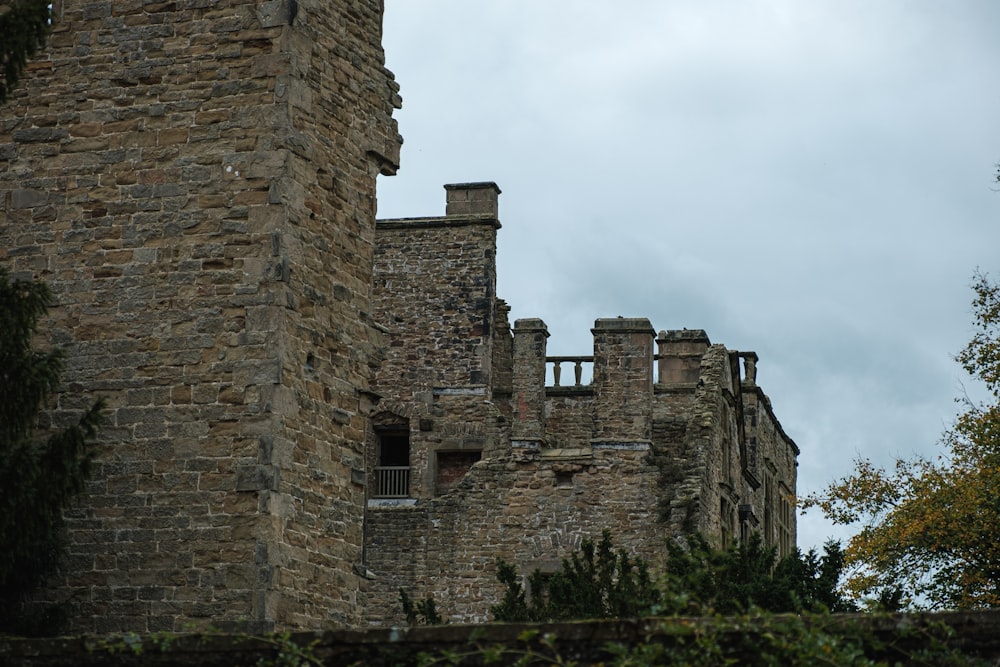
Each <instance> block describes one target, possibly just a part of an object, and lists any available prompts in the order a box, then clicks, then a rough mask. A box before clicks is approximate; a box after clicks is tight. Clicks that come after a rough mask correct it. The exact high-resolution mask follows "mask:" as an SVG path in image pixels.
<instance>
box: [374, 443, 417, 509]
mask: <svg viewBox="0 0 1000 667" xmlns="http://www.w3.org/2000/svg"><path fill="white" fill-rule="evenodd" d="M375 476H376V479H377V485H376V488H375V497H377V498H407V497H409V495H410V434H409V433H408V432H405V431H382V432H379V433H378V465H377V466H376V467H375Z"/></svg>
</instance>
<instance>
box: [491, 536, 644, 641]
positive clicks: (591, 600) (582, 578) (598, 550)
mask: <svg viewBox="0 0 1000 667" xmlns="http://www.w3.org/2000/svg"><path fill="white" fill-rule="evenodd" d="M497 577H498V579H499V580H500V582H501V583H503V584H504V586H505V587H506V590H505V592H504V597H503V600H502V601H501V602H500V604H499V605H496V606H495V607H493V609H492V611H493V616H494V618H496V619H497V620H498V621H523V620H532V621H547V620H563V619H578V618H627V617H635V616H645V615H649V614H654V613H656V611H657V610H658V608H659V607H658V605H659V601H660V592H659V590H658V589H657V588H656V586H655V585H653V581H652V578H651V577H650V575H649V568H648V566H647V565H646V563H645V562H644V561H643V560H642V559H632V558H630V557H629V555H628V554H627V553H626V552H625V550H624V549H619V550H618V551H617V552H616V551H615V550H614V548H613V546H612V543H611V533H609V532H608V531H606V530H605V531H604V532H603V533H602V535H601V541H600V543H598V544H597V545H596V546H595V545H594V543H593V542H592V541H591V540H586V539H585V540H584V541H583V543H582V544H581V546H580V550H579V551H578V552H577V553H574V554H573V555H572V556H571V557H570V558H569V559H564V560H563V563H562V568H561V569H560V570H559V571H558V572H556V573H554V574H553V575H552V576H550V577H546V576H545V575H544V574H542V573H541V572H540V571H538V570H536V571H535V572H533V573H532V574H531V575H530V577H529V585H530V587H531V599H530V600H527V599H526V596H525V594H524V591H523V590H522V588H521V584H520V582H518V581H517V575H516V571H515V570H514V568H513V566H512V565H509V564H508V563H506V562H504V561H503V560H502V559H497Z"/></svg>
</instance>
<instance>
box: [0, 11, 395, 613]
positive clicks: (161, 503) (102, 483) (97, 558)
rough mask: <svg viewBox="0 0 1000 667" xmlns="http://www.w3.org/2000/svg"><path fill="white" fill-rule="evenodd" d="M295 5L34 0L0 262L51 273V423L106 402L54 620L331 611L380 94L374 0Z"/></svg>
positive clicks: (354, 509) (385, 158) (1, 154)
mask: <svg viewBox="0 0 1000 667" xmlns="http://www.w3.org/2000/svg"><path fill="white" fill-rule="evenodd" d="M295 5H296V3H286V2H269V3H254V2H246V1H230V2H197V1H196V2H189V3H157V4H148V3H147V4H139V3H117V2H115V3H112V2H87V3H84V2H74V1H72V0H66V1H65V2H62V3H56V5H55V9H56V16H55V23H54V32H53V35H52V37H51V39H50V42H49V45H48V46H47V47H46V49H45V51H44V53H42V54H40V55H39V56H38V58H36V59H35V61H34V62H33V63H32V64H31V69H30V76H29V77H27V78H26V80H25V81H24V83H23V85H22V86H21V87H20V88H19V89H18V90H17V91H15V94H14V96H13V98H12V100H11V101H10V102H8V104H7V105H6V106H5V107H4V108H3V109H2V110H0V111H2V120H0V206H2V211H3V216H4V220H3V224H2V225H0V260H2V261H3V263H4V266H5V267H7V268H8V269H9V270H10V271H11V272H12V273H13V274H14V275H15V276H16V277H23V278H37V279H41V280H44V281H46V282H48V283H49V284H50V285H51V287H52V288H53V291H54V294H55V299H56V303H57V306H56V307H55V308H53V310H52V311H51V316H50V318H49V319H48V321H47V322H46V325H45V326H46V331H47V333H48V336H49V340H50V341H51V342H52V343H56V344H60V345H64V346H65V347H66V348H67V370H66V373H65V375H64V386H65V391H64V392H63V393H62V394H61V395H60V396H59V398H58V410H57V413H56V415H55V418H56V420H57V421H58V420H60V419H64V418H67V417H69V416H71V415H72V414H73V413H74V412H75V411H78V410H79V409H80V408H81V407H82V406H84V405H86V404H87V403H88V402H89V401H90V400H92V399H93V398H94V397H95V396H98V395H100V396H104V397H105V398H106V399H107V401H108V411H107V414H106V416H107V420H108V424H107V427H106V428H105V429H104V431H103V432H102V442H101V445H100V448H99V454H98V460H97V465H96V475H95V479H94V481H93V482H92V483H91V484H90V485H89V487H88V492H87V494H86V496H85V497H84V498H83V499H82V501H81V504H80V506H79V507H78V508H77V509H75V510H74V511H73V512H72V513H71V517H70V519H71V521H70V542H71V545H70V560H69V563H68V565H69V570H68V573H67V576H66V577H65V578H64V579H63V580H62V581H61V582H60V585H58V586H56V587H55V589H54V590H53V592H52V596H53V599H66V600H70V601H71V602H72V604H74V605H75V610H74V614H73V617H74V618H75V619H76V627H75V628H74V629H75V630H80V631H91V632H95V631H96V632H108V631H119V630H137V631H145V630H150V631H155V630H179V629H181V628H182V627H185V626H186V625H187V624H188V623H190V622H192V621H193V622H198V621H201V622H203V623H205V624H211V625H213V626H216V627H220V626H226V625H227V624H232V623H236V622H239V623H242V624H244V625H247V626H249V627H251V628H253V629H257V630H266V629H270V628H272V627H288V626H291V625H299V626H312V625H316V624H318V623H321V622H324V621H327V620H329V619H331V618H336V619H338V620H343V619H348V618H351V617H352V616H353V615H354V613H355V612H354V611H353V610H352V609H351V593H350V592H349V591H350V590H351V589H352V588H353V587H356V582H355V581H353V579H352V575H350V574H349V572H350V570H351V565H352V561H354V560H355V558H356V556H357V555H358V552H359V544H360V539H359V538H358V536H357V535H356V532H357V530H356V528H354V526H356V525H357V524H358V523H359V522H360V519H361V511H362V510H361V507H362V503H361V499H362V494H361V492H360V490H359V489H357V488H352V487H348V486H346V485H345V484H344V483H343V482H342V481H341V480H342V478H343V475H342V473H343V470H344V469H346V468H347V467H348V466H350V465H351V462H352V461H353V460H354V459H353V458H352V456H356V455H359V454H360V448H359V446H357V445H354V444H353V442H354V440H355V438H356V431H358V430H360V428H359V426H358V425H359V424H360V420H359V418H358V417H357V416H356V413H358V412H359V408H358V401H359V399H358V394H357V390H358V389H361V390H364V389H366V385H365V378H366V377H367V375H369V374H370V370H368V369H369V365H370V364H371V363H374V361H375V360H372V359H368V357H370V356H371V350H372V345H373V344H374V341H375V338H374V331H373V330H372V328H371V327H370V326H369V325H367V324H365V323H364V318H363V317H359V315H360V314H361V313H363V312H365V310H366V309H367V306H366V304H365V301H366V298H367V290H368V279H367V273H366V272H368V271H369V270H370V269H369V267H370V264H367V265H366V260H365V258H369V260H368V261H369V262H370V256H371V243H372V231H371V229H372V227H373V224H374V221H373V205H372V202H373V197H374V174H375V171H377V169H379V168H384V165H385V164H386V163H387V162H391V161H392V160H393V159H394V158H393V155H394V153H393V146H398V141H399V140H398V136H397V135H396V131H395V126H394V125H393V123H392V121H391V117H390V116H391V111H392V108H393V105H394V104H398V98H397V97H396V95H395V88H394V87H393V86H394V84H392V82H391V77H390V75H389V74H388V73H387V72H386V71H385V70H384V68H383V67H382V52H381V47H380V46H379V44H378V34H379V30H378V23H379V20H380V16H381V13H380V12H381V7H380V3H378V2H376V1H375V0H371V1H367V0H354V1H343V2H337V3H333V4H330V3H319V2H309V1H302V2H299V3H297V7H298V9H297V11H295ZM334 84H336V85H334ZM310 100H311V103H312V106H310ZM358 128H364V129H365V134H364V137H365V138H366V139H367V141H358ZM313 160H317V163H318V164H319V165H321V166H322V167H323V169H326V170H327V173H326V174H321V173H320V172H319V171H318V170H317V169H316V168H315V167H311V166H309V165H308V164H307V163H309V162H310V161H313ZM365 220H367V221H368V223H367V228H368V229H367V232H365V231H364V228H365V224H364V221H365ZM333 267H338V268H337V271H336V272H335V275H336V278H324V277H323V276H322V275H321V274H324V272H325V271H327V270H329V269H331V268H333ZM310 318H315V321H314V322H307V320H309V319H310ZM329 330H334V331H336V332H337V334H336V336H338V337H339V338H337V340H336V341H331V340H330V339H329V338H328V337H326V334H325V333H323V334H320V333H319V332H325V331H329ZM309 353H312V355H313V358H312V360H311V361H310V359H309ZM310 366H311V367H310ZM327 391H329V396H328V395H327ZM327 402H329V403H332V406H331V407H330V408H327V407H325V403H327ZM332 424H336V426H332V427H331V425H332ZM327 432H329V433H330V435H329V436H327V435H325V434H326V433H327ZM312 466H315V467H316V468H317V476H316V478H315V479H311V480H310V481H309V482H306V479H307V476H306V475H305V472H306V470H307V469H308V468H311V467H312ZM335 478H336V481H334V479H335ZM349 478H350V477H349V476H347V479H349ZM331 504H332V507H333V509H332V510H330V509H327V508H330V507H331ZM348 526H350V527H348ZM321 535H322V537H320V536H321ZM326 535H331V536H332V538H330V539H328V538H327V537H326ZM321 599H322V600H323V602H324V603H325V602H327V601H332V602H331V603H330V604H323V608H322V609H321V608H320V605H319V602H320V600H321Z"/></svg>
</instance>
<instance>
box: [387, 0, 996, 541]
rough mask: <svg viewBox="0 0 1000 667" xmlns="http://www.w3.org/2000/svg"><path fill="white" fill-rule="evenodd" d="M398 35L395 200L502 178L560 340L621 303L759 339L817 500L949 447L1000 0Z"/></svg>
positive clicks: (817, 521) (570, 346)
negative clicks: (872, 473) (866, 463)
mask: <svg viewBox="0 0 1000 667" xmlns="http://www.w3.org/2000/svg"><path fill="white" fill-rule="evenodd" d="M384 44H385V50H386V59H387V64H388V67H389V69H391V70H392V71H393V72H394V73H395V74H396V78H397V80H398V81H399V83H400V85H401V86H402V96H403V109H402V110H400V111H397V112H396V117H397V118H398V120H399V126H400V131H401V133H402V134H403V137H404V139H405V144H404V146H403V154H402V167H401V169H400V171H399V174H398V175H397V176H394V177H391V178H380V181H379V217H383V218H391V217H411V216H421V215H443V213H444V190H443V189H442V187H441V186H442V185H443V184H445V183H459V182H467V181H480V180H484V181H495V182H496V183H497V184H498V185H499V186H500V188H501V189H502V190H503V194H502V195H501V198H500V218H501V221H502V223H503V228H502V229H501V230H500V232H499V260H498V261H499V284H498V293H499V295H500V296H501V297H502V298H504V299H506V300H507V301H508V303H510V304H511V306H512V308H513V310H512V313H511V316H512V318H521V317H541V318H542V319H544V320H545V322H546V323H547V324H548V327H549V332H550V333H551V337H550V338H549V354H563V355H571V354H573V355H576V354H590V353H591V352H592V338H591V334H590V328H591V326H592V325H593V322H594V319H596V318H598V317H614V316H617V315H622V316H626V317H648V318H649V319H650V320H651V322H652V323H653V326H654V327H655V328H656V329H657V330H660V329H679V328H684V327H686V328H689V329H694V328H701V329H705V330H706V331H707V332H708V334H709V337H710V338H711V339H712V342H713V343H723V344H725V345H726V346H727V347H729V348H730V349H736V350H754V351H756V352H757V353H758V354H759V355H760V362H759V366H758V368H759V370H758V382H759V383H760V384H761V386H762V387H763V388H764V390H765V391H766V392H767V393H768V395H769V396H770V397H771V401H772V404H773V406H774V409H775V412H776V413H777V416H778V418H779V419H780V421H781V423H782V425H783V427H784V429H785V431H786V432H787V433H788V434H789V435H790V436H791V437H792V438H794V439H795V441H796V442H797V443H798V445H799V447H800V449H801V450H802V454H801V456H800V458H799V493H800V494H805V493H808V492H811V491H817V490H820V489H821V488H822V487H823V486H824V485H825V484H826V483H828V482H829V481H831V480H832V479H833V478H834V477H835V476H838V475H844V474H847V473H848V472H849V471H850V469H851V462H852V459H853V458H855V457H856V456H859V455H860V456H866V457H871V458H872V459H874V460H875V461H877V462H879V463H881V464H891V462H892V460H893V457H895V456H897V455H902V456H910V455H911V454H912V453H914V452H920V453H924V454H933V453H934V450H935V447H936V444H937V442H938V440H939V436H940V434H941V432H942V431H943V429H944V428H945V427H946V426H947V425H948V424H949V423H950V422H951V421H952V419H953V418H954V416H955V414H956V411H957V409H958V406H956V404H955V402H954V399H955V397H956V396H958V395H959V394H961V392H962V391H963V385H964V386H966V387H967V388H969V389H970V390H972V391H974V390H975V387H974V386H972V385H969V383H968V382H967V380H966V377H965V376H964V374H963V372H962V370H961V368H960V367H959V366H958V365H957V364H956V363H955V362H954V361H953V355H954V354H955V353H957V352H958V351H959V350H960V349H961V348H962V347H963V345H964V344H965V342H966V341H967V340H968V338H969V336H970V334H971V332H972V325H971V317H970V316H971V307H970V300H971V296H972V293H971V291H970V289H969V285H970V282H971V276H972V273H973V271H974V270H975V269H976V268H977V267H979V268H980V269H982V270H983V271H985V272H988V273H991V275H993V277H994V278H998V279H1000V231H998V228H1000V225H998V222H1000V192H997V191H996V185H997V184H996V183H995V182H994V181H993V178H994V174H995V163H996V162H997V161H998V160H1000V141H998V138H1000V136H998V135H1000V132H998V123H1000V2H996V0H981V1H971V0H969V1H963V0H954V1H950V2H938V1H931V0H926V1H921V0H910V1H903V0H878V1H873V0H810V1H809V2H802V1H801V0H741V1H735V0H733V1H725V0H718V1H715V0H699V1H695V0H689V1H685V2H680V1H674V0H622V1H621V2H613V3H612V2H607V1H605V2H593V1H591V0H572V1H571V0H502V1H496V0H493V1H487V0H387V1H386V16H385V37H384ZM843 535H845V533H843V532H842V531H840V532H838V531H836V530H835V529H834V528H833V527H831V526H829V525H827V524H826V523H825V522H824V521H823V520H821V517H820V516H818V514H817V513H816V512H815V511H813V512H810V513H809V514H806V515H805V516H804V517H800V518H799V544H800V546H803V547H805V548H808V547H810V546H814V545H819V544H821V543H822V542H823V541H824V539H826V538H827V537H829V536H838V537H842V536H843Z"/></svg>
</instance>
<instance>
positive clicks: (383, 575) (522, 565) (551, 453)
mask: <svg viewBox="0 0 1000 667" xmlns="http://www.w3.org/2000/svg"><path fill="white" fill-rule="evenodd" d="M658 480H659V475H658V471H657V469H656V468H655V466H652V465H650V463H649V461H648V451H647V450H644V449H639V448H635V449H611V448H593V449H591V448H587V449H579V450H554V449H544V450H537V449H534V450H533V449H527V450H524V449H520V450H513V451H510V452H508V454H507V455H504V456H497V457H490V458H487V459H484V460H482V461H480V462H478V463H476V464H474V465H473V466H472V468H471V469H470V470H469V472H468V473H467V474H466V475H465V478H464V479H463V480H462V482H461V483H459V484H458V485H457V486H455V487H454V488H453V489H452V490H451V491H449V492H448V493H446V494H445V495H442V496H439V497H435V498H428V499H425V500H421V501H420V502H418V503H417V504H416V505H409V506H405V505H404V506H387V507H369V509H368V526H367V531H368V546H367V554H366V555H367V566H368V568H369V569H370V570H371V571H372V573H373V574H374V577H375V578H374V579H373V580H371V581H369V582H367V585H368V591H369V593H370V597H369V603H368V605H367V607H366V609H365V615H366V620H367V621H368V622H369V623H371V624H373V625H385V624H400V623H403V622H404V621H405V619H404V617H403V615H402V608H401V606H400V604H399V593H398V591H399V589H400V588H405V589H406V590H407V591H408V593H409V595H410V596H411V597H412V598H413V599H415V600H419V599H422V598H423V597H424V596H427V595H431V596H433V597H434V598H435V600H436V601H437V603H438V609H439V611H440V612H441V613H442V615H443V616H444V617H445V618H446V619H448V620H450V621H452V622H482V621H486V620H489V619H490V618H491V616H490V606H491V605H493V604H496V603H497V602H498V601H499V596H500V595H501V594H502V590H501V587H500V585H499V584H498V583H497V581H496V558H497V557H498V556H499V557H503V558H504V559H506V560H508V561H509V562H512V563H514V564H515V565H516V566H517V567H518V569H519V570H520V571H521V572H522V574H524V575H527V574H529V573H530V572H531V571H533V570H534V569H535V568H536V567H537V568H540V569H542V570H543V571H549V572H552V571H554V570H555V569H556V568H557V567H558V565H559V563H560V561H561V559H562V558H566V557H568V556H569V555H570V554H571V553H573V551H575V550H576V549H578V548H579V546H580V544H581V542H582V541H583V539H585V538H590V539H592V540H594V541H595V542H596V541H599V540H600V537H601V532H602V531H603V530H610V531H612V533H613V534H614V535H615V538H616V544H618V545H620V546H623V547H625V548H627V549H629V550H633V551H634V552H635V553H638V554H639V555H641V556H643V557H645V558H646V559H647V560H649V561H650V562H655V561H656V560H657V556H658V555H660V553H661V547H662V544H663V542H664V540H665V539H666V537H667V534H666V532H665V526H664V525H663V523H662V522H660V521H659V517H658V513H657V506H656V503H655V502H650V498H653V497H655V496H656V494H657V484H658Z"/></svg>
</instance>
